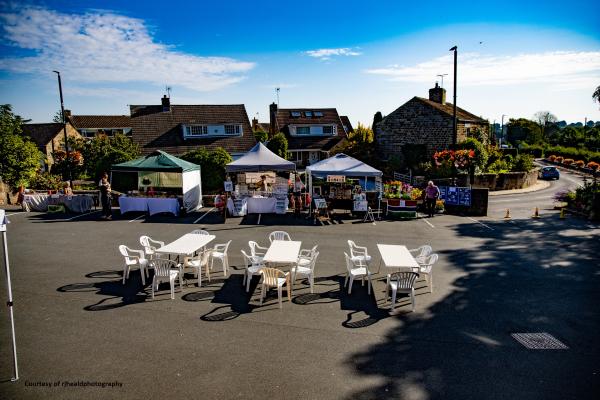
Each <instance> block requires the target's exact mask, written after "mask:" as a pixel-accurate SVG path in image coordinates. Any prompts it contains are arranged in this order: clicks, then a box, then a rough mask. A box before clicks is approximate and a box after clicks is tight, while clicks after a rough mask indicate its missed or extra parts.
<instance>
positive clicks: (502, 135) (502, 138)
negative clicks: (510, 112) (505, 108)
mask: <svg viewBox="0 0 600 400" xmlns="http://www.w3.org/2000/svg"><path fill="white" fill-rule="evenodd" d="M504 117H506V114H502V129H501V131H500V138H501V140H500V147H502V141H503V140H506V138H505V137H504Z"/></svg>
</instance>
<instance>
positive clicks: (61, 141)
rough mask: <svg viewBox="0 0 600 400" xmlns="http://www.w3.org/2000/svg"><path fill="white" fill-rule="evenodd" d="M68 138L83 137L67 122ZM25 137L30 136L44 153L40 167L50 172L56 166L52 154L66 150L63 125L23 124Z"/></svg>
mask: <svg viewBox="0 0 600 400" xmlns="http://www.w3.org/2000/svg"><path fill="white" fill-rule="evenodd" d="M66 125H67V136H68V137H69V138H72V139H79V138H81V135H80V134H79V132H77V129H75V127H73V125H71V123H70V122H67V124H66ZM22 129H23V135H25V136H28V137H29V138H30V139H31V140H32V141H33V142H34V143H35V144H36V145H37V147H38V149H39V150H40V151H41V152H42V153H43V158H42V160H40V165H41V166H42V167H43V169H44V170H50V169H51V168H52V165H53V164H54V157H53V156H52V153H54V152H55V151H57V150H65V134H64V130H63V124H61V123H46V124H23V125H22Z"/></svg>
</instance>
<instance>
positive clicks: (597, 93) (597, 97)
mask: <svg viewBox="0 0 600 400" xmlns="http://www.w3.org/2000/svg"><path fill="white" fill-rule="evenodd" d="M592 99H594V101H596V102H598V103H600V86H598V87H597V88H596V90H594V93H592Z"/></svg>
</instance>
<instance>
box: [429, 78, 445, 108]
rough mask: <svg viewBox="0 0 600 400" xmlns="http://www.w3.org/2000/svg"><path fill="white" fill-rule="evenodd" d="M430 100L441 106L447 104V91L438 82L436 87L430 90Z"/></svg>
mask: <svg viewBox="0 0 600 400" xmlns="http://www.w3.org/2000/svg"><path fill="white" fill-rule="evenodd" d="M429 100H431V101H435V102H436V103H440V104H446V89H444V88H441V87H440V86H439V85H438V83H437V82H436V83H435V87H434V88H431V89H429Z"/></svg>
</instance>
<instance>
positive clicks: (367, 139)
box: [334, 122, 378, 165]
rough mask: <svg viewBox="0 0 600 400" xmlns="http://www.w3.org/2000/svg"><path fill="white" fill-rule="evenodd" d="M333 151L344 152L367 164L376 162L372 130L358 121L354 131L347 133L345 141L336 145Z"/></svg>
mask: <svg viewBox="0 0 600 400" xmlns="http://www.w3.org/2000/svg"><path fill="white" fill-rule="evenodd" d="M334 153H344V154H347V155H349V156H351V157H354V158H357V159H359V160H361V161H363V162H366V163H367V164H372V165H373V164H378V163H377V162H376V161H378V158H377V156H376V155H375V143H374V138H373V130H372V129H371V128H369V127H368V126H365V125H363V124H361V123H360V122H359V123H358V126H357V127H356V128H355V129H354V132H350V133H349V134H348V139H347V140H346V141H345V143H344V144H343V145H341V146H339V147H337V148H336V149H335V150H334Z"/></svg>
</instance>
